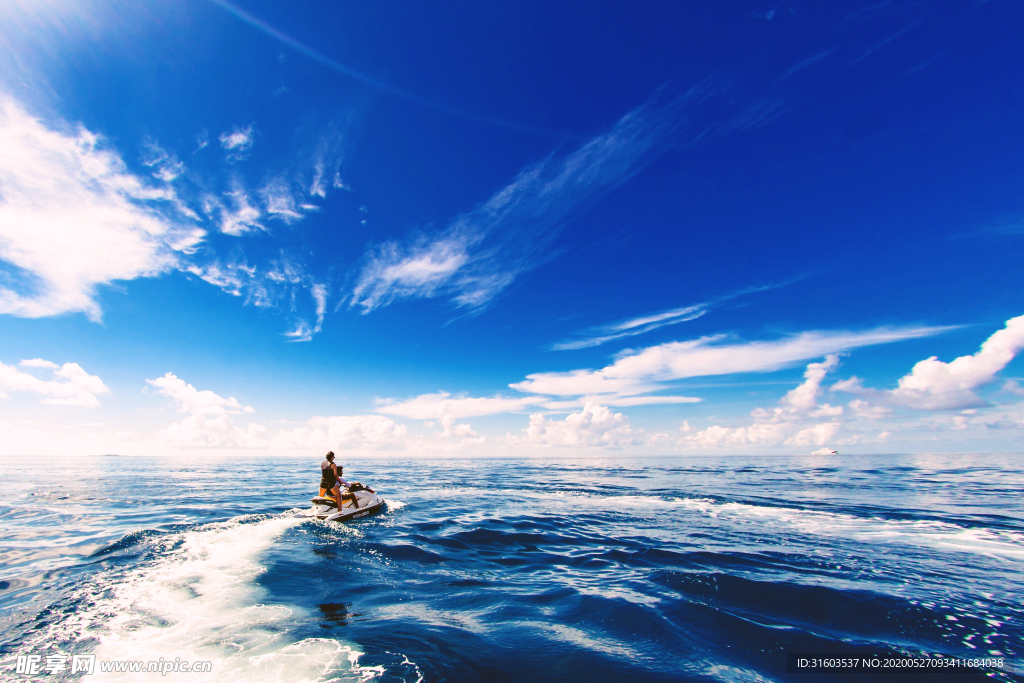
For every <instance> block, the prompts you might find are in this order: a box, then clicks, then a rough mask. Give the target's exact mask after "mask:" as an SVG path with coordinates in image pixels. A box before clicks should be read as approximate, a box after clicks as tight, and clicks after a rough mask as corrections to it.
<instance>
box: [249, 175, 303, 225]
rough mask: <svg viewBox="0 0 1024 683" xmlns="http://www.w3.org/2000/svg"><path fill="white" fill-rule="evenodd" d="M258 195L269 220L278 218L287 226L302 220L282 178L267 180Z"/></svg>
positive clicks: (288, 186) (286, 183) (293, 198)
mask: <svg viewBox="0 0 1024 683" xmlns="http://www.w3.org/2000/svg"><path fill="white" fill-rule="evenodd" d="M260 195H261V196H262V197H263V204H264V206H265V207H266V208H267V215H268V216H270V217H271V218H278V219H280V220H282V221H284V222H285V223H287V224H289V225H291V224H292V223H294V222H295V221H298V220H302V218H303V214H302V213H300V212H299V211H298V206H297V202H296V201H295V196H294V195H293V194H292V189H291V187H290V185H289V183H288V181H287V180H285V179H284V178H283V177H281V176H278V177H276V178H272V179H271V180H269V181H268V182H267V184H266V185H264V186H263V188H262V189H261V190H260Z"/></svg>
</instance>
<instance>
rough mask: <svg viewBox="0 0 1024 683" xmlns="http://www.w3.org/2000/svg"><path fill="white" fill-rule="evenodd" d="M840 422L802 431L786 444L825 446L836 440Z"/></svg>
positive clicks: (824, 423)
mask: <svg viewBox="0 0 1024 683" xmlns="http://www.w3.org/2000/svg"><path fill="white" fill-rule="evenodd" d="M839 427H840V424H839V423H838V422H822V423H819V424H816V425H814V426H812V427H807V428H805V429H801V430H800V431H799V432H797V433H796V435H795V436H793V437H792V438H790V439H788V440H787V441H786V443H789V444H792V445H794V446H824V445H826V444H828V443H829V442H831V441H833V440H834V439H835V436H836V434H837V433H838V432H839Z"/></svg>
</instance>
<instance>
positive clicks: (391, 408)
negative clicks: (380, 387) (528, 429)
mask: <svg viewBox="0 0 1024 683" xmlns="http://www.w3.org/2000/svg"><path fill="white" fill-rule="evenodd" d="M541 400H543V399H540V398H535V397H533V398H505V397H504V396H492V397H489V398H484V397H468V396H463V397H459V398H452V397H451V394H448V393H447V392H444V391H442V392H438V393H436V394H421V395H420V396H417V397H415V398H410V399H408V400H405V401H401V402H392V401H383V402H380V403H379V404H378V406H377V411H378V412H381V413H385V414H387V415H397V416H399V417H405V418H409V419H412V420H441V419H443V418H444V417H446V416H451V417H452V418H455V419H463V418H467V417H480V416H482V415H497V414H499V413H516V412H520V411H522V410H524V409H526V407H527V406H530V405H533V404H536V403H538V402H539V401H541Z"/></svg>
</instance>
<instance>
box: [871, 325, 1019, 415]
mask: <svg viewBox="0 0 1024 683" xmlns="http://www.w3.org/2000/svg"><path fill="white" fill-rule="evenodd" d="M1021 349H1024V315H1022V316H1018V317H1016V318H1011V319H1010V320H1007V321H1006V327H1005V328H1004V329H1002V330H999V331H997V332H995V333H994V334H993V335H992V336H991V337H989V338H988V339H987V340H985V342H984V343H983V344H982V345H981V349H980V350H979V351H978V352H977V353H975V354H974V355H971V356H960V357H959V358H957V359H955V360H953V361H952V362H950V363H944V362H942V361H940V360H939V359H938V358H937V357H935V356H932V357H931V358H926V359H925V360H923V361H920V362H919V363H917V364H916V365H915V366H914V367H913V369H912V370H911V371H910V374H908V375H906V376H904V377H902V378H900V381H899V386H898V387H897V388H896V389H894V390H893V391H892V393H891V398H892V401H893V402H895V403H898V404H900V405H905V406H908V407H911V408H917V409H919V410H957V409H961V408H970V407H972V406H978V405H984V403H985V401H984V400H983V399H982V398H981V397H980V396H978V395H977V394H976V393H974V391H975V389H978V388H979V387H982V386H984V385H986V384H989V383H991V382H993V381H994V380H995V377H996V374H997V373H998V372H999V371H1000V370H1002V369H1003V368H1004V367H1006V366H1007V365H1008V364H1009V362H1010V361H1011V360H1013V358H1014V356H1016V355H1017V354H1018V353H1020V351H1021Z"/></svg>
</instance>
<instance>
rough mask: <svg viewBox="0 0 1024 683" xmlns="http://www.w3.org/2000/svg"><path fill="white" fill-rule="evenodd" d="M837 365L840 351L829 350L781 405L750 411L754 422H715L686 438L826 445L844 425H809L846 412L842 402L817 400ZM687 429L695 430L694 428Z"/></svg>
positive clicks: (708, 442) (703, 442) (719, 443)
mask: <svg viewBox="0 0 1024 683" xmlns="http://www.w3.org/2000/svg"><path fill="white" fill-rule="evenodd" d="M838 366H839V356H838V355H837V354H829V355H828V356H826V357H825V360H824V361H823V362H820V363H809V364H808V365H807V369H806V370H805V371H804V381H803V382H802V383H801V384H800V385H798V386H797V387H796V388H794V389H792V390H790V391H788V392H786V394H785V395H784V396H783V397H782V398H781V399H779V405H778V406H777V407H776V408H773V409H771V410H768V409H765V408H755V409H754V410H752V411H751V413H750V414H751V416H752V417H753V418H754V422H753V424H749V425H743V426H740V427H724V426H722V425H713V426H710V427H708V428H707V429H704V430H701V431H698V432H696V433H692V434H691V435H690V436H687V437H685V438H684V439H683V441H684V443H688V444H690V445H697V446H703V447H715V448H717V447H723V446H747V445H757V446H773V445H780V444H787V445H795V446H804V445H808V444H815V445H819V446H823V445H825V443H826V442H828V441H829V440H831V439H833V438H835V436H836V434H837V433H838V432H839V429H840V427H841V426H842V425H841V424H840V423H839V422H835V421H830V422H820V423H817V424H813V425H807V422H808V421H811V420H814V419H818V418H822V417H838V416H840V415H842V414H843V408H842V407H841V406H831V405H829V404H827V403H826V404H824V405H819V404H818V398H819V397H820V396H821V393H822V390H821V383H822V381H823V380H824V379H825V376H826V375H827V374H828V373H829V372H831V371H833V370H835V369H836V367H838ZM805 425H806V426H805ZM687 426H689V425H687ZM684 431H688V432H692V428H691V429H689V430H684Z"/></svg>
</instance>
